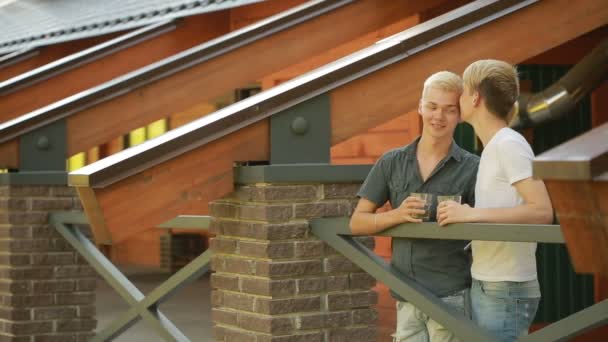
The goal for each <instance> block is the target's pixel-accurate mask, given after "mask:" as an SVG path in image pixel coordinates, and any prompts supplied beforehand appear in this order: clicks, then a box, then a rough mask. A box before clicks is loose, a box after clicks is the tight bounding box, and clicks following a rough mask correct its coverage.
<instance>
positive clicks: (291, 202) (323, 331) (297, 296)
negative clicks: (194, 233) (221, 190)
mask: <svg viewBox="0 0 608 342" xmlns="http://www.w3.org/2000/svg"><path fill="white" fill-rule="evenodd" d="M358 188H359V184H322V183H320V182H317V183H309V184H297V185H295V184H285V183H283V184H278V183H274V184H272V183H270V184H268V183H264V184H260V183H255V182H254V183H253V184H250V185H241V186H238V187H237V189H236V191H235V192H234V193H233V194H232V195H231V196H230V197H228V198H224V199H221V200H216V201H214V202H212V203H211V204H210V211H211V216H212V217H213V220H212V224H211V227H210V230H211V232H212V233H215V234H216V237H215V238H214V239H212V240H211V246H210V248H211V250H212V251H213V254H214V257H213V260H212V269H213V270H214V271H215V273H213V274H212V277H211V283H212V287H213V294H212V302H213V321H214V334H215V337H216V339H217V340H220V341H248V340H254V339H257V340H258V341H260V340H274V339H275V338H277V337H281V339H282V338H285V340H290V341H291V340H293V341H335V340H349V341H374V340H375V334H376V319H377V313H376V312H375V310H374V309H373V307H372V305H373V304H375V303H376V300H377V296H376V293H375V292H373V291H372V290H371V288H372V287H373V286H374V285H375V280H374V279H373V278H372V277H371V276H369V275H367V274H366V273H365V272H363V271H362V270H361V269H359V268H358V267H356V266H355V265H354V264H353V263H351V262H350V261H348V260H347V259H346V258H345V257H343V256H342V255H340V254H339V253H337V252H336V251H334V250H333V249H332V248H329V247H328V246H327V245H326V244H325V243H323V242H322V241H319V239H318V238H316V237H315V236H314V235H313V234H311V232H310V229H309V226H308V220H309V219H310V218H313V217H328V216H345V215H349V214H350V213H351V211H352V208H353V205H354V203H355V200H354V194H355V192H356V190H357V189H358ZM364 240H365V243H366V244H367V245H371V244H373V239H371V238H365V239H364Z"/></svg>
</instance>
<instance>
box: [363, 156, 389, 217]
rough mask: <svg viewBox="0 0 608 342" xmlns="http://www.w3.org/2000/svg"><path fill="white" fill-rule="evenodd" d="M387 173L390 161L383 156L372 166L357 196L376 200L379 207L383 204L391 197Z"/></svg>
mask: <svg viewBox="0 0 608 342" xmlns="http://www.w3.org/2000/svg"><path fill="white" fill-rule="evenodd" d="M387 173H388V162H387V160H386V157H385V156H383V157H382V158H380V159H379V160H378V161H377V162H376V164H374V166H373V167H372V169H371V171H370V172H369V174H368V175H367V178H365V182H363V185H361V188H360V189H359V192H358V193H357V196H359V197H361V198H365V199H367V200H370V201H372V202H374V203H375V204H376V205H377V206H378V207H381V206H383V205H384V203H386V201H388V198H389V185H388V177H387Z"/></svg>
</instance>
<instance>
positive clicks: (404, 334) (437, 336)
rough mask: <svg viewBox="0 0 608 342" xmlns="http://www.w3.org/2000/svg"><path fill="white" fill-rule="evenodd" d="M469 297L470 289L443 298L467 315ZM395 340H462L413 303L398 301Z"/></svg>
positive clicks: (436, 341) (409, 341) (427, 341)
mask: <svg viewBox="0 0 608 342" xmlns="http://www.w3.org/2000/svg"><path fill="white" fill-rule="evenodd" d="M467 299H468V290H462V291H459V292H457V293H455V294H453V295H451V296H447V297H442V298H441V300H443V302H444V303H446V304H447V305H449V306H451V307H452V308H454V309H456V310H457V311H458V312H459V313H461V314H463V315H465V316H466V315H467V313H468V308H467V305H466V302H467ZM393 341H394V342H405V341H407V342H429V341H431V342H460V341H461V340H460V339H459V338H457V337H456V336H455V335H454V334H452V332H451V331H449V330H447V329H445V328H444V327H442V326H441V325H440V324H439V323H437V322H436V321H435V320H433V319H432V318H430V317H429V316H428V315H427V314H425V313H424V312H422V311H420V310H418V308H416V307H415V306H413V305H412V304H411V303H409V302H400V301H397V326H396V329H395V333H394V334H393Z"/></svg>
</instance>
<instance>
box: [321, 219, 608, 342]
mask: <svg viewBox="0 0 608 342" xmlns="http://www.w3.org/2000/svg"><path fill="white" fill-rule="evenodd" d="M310 225H311V228H312V232H313V233H314V234H315V235H316V236H318V237H319V238H320V239H321V240H323V241H324V242H326V243H327V244H329V245H330V246H331V247H333V248H334V249H336V250H337V251H338V252H340V253H342V254H343V255H344V256H345V257H347V258H348V259H349V260H350V261H352V262H353V263H354V264H356V265H357V266H359V267H360V268H361V269H363V270H365V271H366V272H368V273H369V274H370V275H372V276H373V277H374V278H376V279H377V280H379V281H381V282H383V283H384V284H386V285H387V286H388V287H389V288H390V289H391V290H393V291H394V292H396V293H397V294H398V295H399V296H401V297H403V298H405V299H407V300H408V301H410V302H411V303H412V304H414V305H415V306H416V307H418V308H419V309H420V310H422V311H423V312H425V313H426V314H428V315H429V316H430V317H432V318H433V319H434V320H436V321H437V322H439V323H440V324H441V325H443V326H444V327H445V328H446V329H448V330H450V331H452V332H453V333H454V334H456V336H458V337H460V338H461V339H462V340H464V341H495V340H497V337H495V336H492V335H490V334H489V333H488V332H486V331H485V330H483V329H481V328H480V327H477V326H475V325H474V324H473V322H472V321H470V320H468V319H467V318H465V317H463V316H462V315H461V314H458V313H455V312H454V311H453V310H452V309H451V308H450V307H449V306H447V305H446V304H444V303H443V302H442V301H441V300H440V299H439V298H437V297H436V296H435V295H433V294H432V293H430V292H429V291H428V290H426V289H425V288H423V287H422V286H420V285H419V284H417V283H416V282H415V281H414V280H413V279H411V278H409V277H407V276H406V275H404V274H403V273H401V272H399V271H398V270H396V269H395V268H394V267H393V266H391V265H388V264H387V263H386V262H385V261H384V260H383V259H382V258H380V257H379V256H377V255H376V254H375V253H373V252H372V251H371V250H369V249H368V248H367V247H365V246H364V245H363V244H362V243H360V242H358V241H357V240H356V239H355V238H354V237H353V236H352V233H351V231H350V228H349V218H347V217H340V218H321V219H312V220H311V221H310ZM376 235H377V236H392V237H406V238H428V239H458V240H487V241H525V242H548V243H564V238H563V236H562V234H561V230H560V226H559V225H519V224H454V225H449V226H446V227H440V226H439V225H438V224H437V223H421V224H402V225H399V226H396V227H394V228H391V229H387V230H385V231H383V232H381V233H379V234H376ZM606 323H608V300H604V301H602V302H599V303H596V304H595V305H593V306H591V307H588V308H586V309H584V310H582V311H579V312H577V313H576V314H574V315H571V316H569V317H566V318H564V319H562V320H560V321H558V322H555V323H553V324H551V325H549V326H547V327H545V328H543V329H541V330H538V331H536V332H534V333H532V334H530V335H528V336H524V337H522V338H520V339H519V340H520V341H526V342H537V341H538V342H541V341H543V342H544V341H566V340H568V339H570V338H572V337H574V336H577V335H580V334H582V333H583V332H585V331H588V330H590V329H593V328H594V327H598V326H600V325H603V324H606Z"/></svg>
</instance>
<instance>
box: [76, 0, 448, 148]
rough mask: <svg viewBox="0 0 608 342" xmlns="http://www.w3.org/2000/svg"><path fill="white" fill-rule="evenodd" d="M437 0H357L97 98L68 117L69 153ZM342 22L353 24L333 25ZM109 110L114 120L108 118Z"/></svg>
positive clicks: (338, 42)
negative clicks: (153, 79) (137, 85)
mask: <svg viewBox="0 0 608 342" xmlns="http://www.w3.org/2000/svg"><path fill="white" fill-rule="evenodd" d="M438 3H441V1H440V0H434V1H425V2H419V1H411V2H407V1H390V2H380V1H375V0H361V1H357V2H355V3H353V4H351V5H346V6H344V7H341V8H338V9H336V10H334V11H332V12H329V13H327V14H325V15H323V16H320V17H318V18H315V19H312V20H309V21H306V22H304V23H302V24H300V25H298V26H295V27H293V28H291V29H289V30H285V31H282V32H279V33H277V34H274V35H272V36H270V37H267V38H264V39H261V40H259V41H257V42H254V43H252V44H249V45H246V46H244V47H242V48H240V49H238V50H235V51H232V52H230V53H227V54H225V55H222V56H220V57H218V58H214V59H212V60H210V61H208V62H205V63H202V64H199V65H197V66H194V67H192V68H188V69H187V70H184V71H183V72H180V73H178V74H175V75H173V76H171V77H168V78H165V79H161V80H159V81H157V82H154V83H152V84H149V85H146V86H144V87H141V88H138V89H136V90H135V91H133V92H130V93H127V94H125V95H122V96H120V97H117V98H114V99H113V100H112V101H108V102H103V103H100V104H99V105H96V106H95V107H92V108H89V109H87V110H84V111H82V112H80V113H78V114H76V115H73V116H71V117H69V118H68V120H67V122H68V124H67V125H68V153H69V154H70V155H72V154H75V153H77V152H79V151H82V150H86V149H88V148H91V147H93V146H96V145H99V144H102V143H104V142H106V141H108V140H110V139H112V138H114V137H116V136H118V135H120V134H122V133H124V132H127V131H129V130H132V129H135V128H137V127H141V126H143V125H145V124H148V123H150V122H153V121H155V120H158V119H161V118H164V117H167V116H168V115H169V114H172V113H176V112H180V111H184V110H187V109H188V108H191V107H193V106H195V105H197V104H199V103H202V102H206V101H208V100H210V99H213V98H215V97H217V96H220V95H223V94H225V93H226V92H228V91H232V90H233V89H234V88H238V87H240V86H243V85H244V84H247V83H250V82H253V81H256V80H259V79H261V78H262V77H263V76H265V75H268V74H270V73H272V72H275V71H278V70H281V69H283V68H285V67H286V66H289V65H292V64H294V63H297V62H299V61H302V60H304V59H306V58H309V57H311V56H314V55H317V54H319V53H321V52H323V51H326V50H328V49H330V48H332V47H335V46H337V45H340V44H341V43H344V42H348V41H350V40H353V39H355V38H357V37H359V36H362V35H364V34H366V33H368V32H371V31H374V30H377V29H379V28H382V27H384V26H386V25H389V24H390V23H393V22H395V21H398V20H400V19H402V18H405V17H407V16H409V15H411V14H413V13H416V12H418V11H420V10H423V9H425V8H428V7H431V6H433V5H436V4H438ZM343 22H344V23H345V22H356V23H357V25H336V24H335V23H343ZM328 28H331V29H328ZM309 37H314V39H313V38H309ZM287 46H289V48H286V47H287ZM245 61H246V62H245ZM108 115H112V118H113V119H112V120H108Z"/></svg>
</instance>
